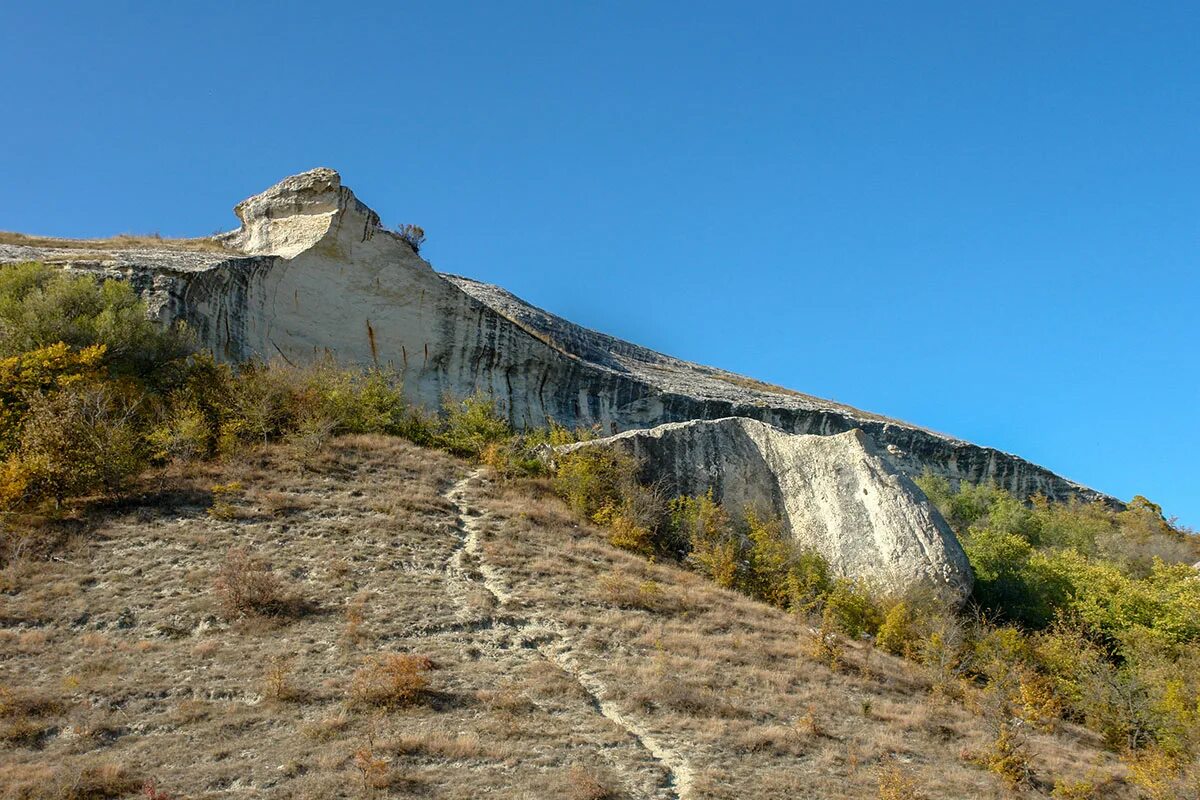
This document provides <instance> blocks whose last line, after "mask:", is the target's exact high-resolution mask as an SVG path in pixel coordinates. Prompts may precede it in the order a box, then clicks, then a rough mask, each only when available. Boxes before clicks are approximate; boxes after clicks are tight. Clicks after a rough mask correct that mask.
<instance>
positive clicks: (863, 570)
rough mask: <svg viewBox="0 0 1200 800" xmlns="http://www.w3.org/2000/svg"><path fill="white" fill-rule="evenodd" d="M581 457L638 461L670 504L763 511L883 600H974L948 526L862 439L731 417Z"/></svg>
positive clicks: (647, 434)
mask: <svg viewBox="0 0 1200 800" xmlns="http://www.w3.org/2000/svg"><path fill="white" fill-rule="evenodd" d="M581 448H611V449H616V450H620V451H622V452H625V453H628V454H629V455H632V456H633V457H635V458H636V459H638V461H639V462H640V463H641V465H642V470H643V479H644V480H646V481H647V482H651V481H652V482H654V483H655V484H656V485H657V486H659V487H661V488H662V490H663V491H665V492H666V493H667V494H668V495H676V494H686V495H692V496H696V495H702V494H704V493H705V492H707V491H709V490H711V491H712V492H713V497H714V499H715V500H717V502H719V503H721V504H722V505H723V506H724V507H725V508H726V509H727V510H729V511H730V512H732V513H734V514H737V513H739V512H740V511H742V510H743V509H746V508H753V509H756V510H759V511H760V512H762V511H766V512H767V513H770V514H772V515H774V516H776V517H778V518H779V519H780V520H781V521H782V522H783V525H784V527H785V529H786V531H787V532H788V533H789V534H790V536H791V537H792V538H793V539H794V540H795V541H796V542H797V543H799V544H800V545H802V546H804V547H806V548H811V549H813V550H815V551H816V552H818V553H820V554H821V555H822V556H824V557H825V558H826V559H827V560H828V561H829V563H830V565H831V566H832V567H833V568H834V569H835V570H836V571H837V572H839V573H840V574H842V575H846V576H850V577H856V578H863V579H866V580H867V581H869V582H870V583H872V584H873V585H874V587H875V588H876V589H877V590H880V591H883V592H887V593H892V594H904V593H907V592H910V591H912V590H915V589H924V590H927V591H930V592H932V593H934V594H936V595H938V596H940V597H942V598H943V599H945V600H948V601H949V602H951V603H955V604H961V603H963V602H964V601H965V600H966V598H967V596H968V595H969V594H970V591H971V585H972V574H971V567H970V564H969V563H968V561H967V557H966V554H965V553H963V550H962V547H961V546H960V545H959V542H958V540H957V538H955V536H954V533H953V532H952V531H951V530H950V527H949V526H948V525H947V524H946V521H945V520H944V519H942V516H941V514H940V513H938V511H937V509H936V508H934V507H933V504H932V503H930V502H929V500H928V498H926V497H925V494H924V493H923V492H922V491H921V490H920V488H918V487H917V486H916V485H915V484H914V483H913V482H912V481H911V480H910V479H909V478H908V477H906V476H905V475H904V474H903V473H901V472H900V471H898V470H897V469H896V468H895V467H894V466H892V465H891V463H889V461H888V459H887V458H886V457H884V456H883V455H881V454H880V453H878V452H876V449H875V448H874V447H873V446H872V444H871V443H870V440H869V439H867V437H866V436H865V435H864V434H863V432H862V431H860V430H857V429H855V430H851V431H847V432H846V433H841V434H837V435H835V436H812V435H803V434H789V433H787V432H785V431H781V430H779V429H778V428H774V427H772V426H770V425H767V424H765V423H762V422H758V421H756V420H751V419H746V418H744V417H729V418H726V419H718V420H697V421H692V422H680V423H671V424H666V425H660V426H658V427H655V428H650V429H648V430H634V431H627V432H625V433H621V434H618V435H616V436H611V437H607V438H604V439H596V440H592V441H589V442H583V443H580V444H575V445H568V446H566V447H563V448H559V452H560V453H568V452H571V451H575V450H579V449H581Z"/></svg>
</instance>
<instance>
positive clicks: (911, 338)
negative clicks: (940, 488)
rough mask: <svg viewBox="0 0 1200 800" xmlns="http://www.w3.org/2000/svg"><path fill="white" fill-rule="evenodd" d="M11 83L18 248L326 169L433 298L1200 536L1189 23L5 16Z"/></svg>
mask: <svg viewBox="0 0 1200 800" xmlns="http://www.w3.org/2000/svg"><path fill="white" fill-rule="evenodd" d="M747 6H749V7H747ZM0 74H3V75H4V76H5V80H4V86H5V90H4V94H5V103H4V106H5V111H6V113H5V123H4V125H3V126H2V127H0V186H2V187H3V191H0V229H10V230H20V231H26V232H33V233H45V234H59V235H68V236H85V235H99V234H111V233H116V232H122V231H130V232H150V231H159V232H161V233H163V234H164V235H199V234H207V233H211V232H212V231H214V230H216V229H228V228H230V227H232V226H233V224H234V219H233V216H232V214H231V213H230V207H231V206H232V205H233V204H234V203H235V202H236V201H237V200H239V199H241V198H242V197H244V196H246V195H248V194H251V193H253V192H256V191H259V190H261V189H262V188H265V187H266V186H267V185H269V184H271V183H273V182H274V181H276V180H277V179H279V178H281V177H283V176H284V175H287V174H291V173H294V172H298V171H301V170H304V169H308V168H311V167H314V166H319V165H325V166H331V167H334V168H336V169H338V170H340V171H341V173H342V175H343V179H344V180H345V181H346V183H347V184H349V185H350V186H352V187H353V188H354V189H355V191H356V192H357V193H358V195H359V197H361V198H363V199H364V200H365V201H366V202H367V203H368V204H370V205H371V206H372V207H374V208H375V209H376V210H377V211H379V212H380V214H381V215H382V216H383V218H384V220H385V221H386V222H388V223H397V222H416V223H419V224H421V225H423V226H424V227H425V228H426V230H427V231H428V233H429V243H428V245H427V247H426V253H427V255H428V257H429V258H430V260H431V261H432V262H433V263H434V265H435V266H436V267H437V268H438V269H441V270H443V271H451V272H457V273H462V274H466V275H470V276H473V277H477V278H480V279H483V280H487V281H491V282H495V283H500V284H502V285H504V286H506V287H508V288H510V289H511V290H513V291H515V292H516V293H518V294H519V295H521V296H523V297H525V298H526V299H528V300H530V301H532V302H534V303H536V304H538V305H541V306H544V307H546V308H548V309H550V310H552V311H555V312H558V313H560V314H562V315H564V316H566V317H568V318H570V319H573V320H575V321H577V322H580V323H583V324H586V325H589V326H591V327H595V328H599V329H602V330H605V331H607V332H610V333H613V334H616V335H619V336H623V337H625V338H628V339H632V340H634V341H637V342H640V343H643V344H646V345H649V346H651V347H654V348H657V349H659V350H664V351H666V352H669V353H672V354H675V355H678V356H682V357H685V358H689V359H693V360H696V361H701V362H705V363H710V364H716V365H719V366H722V367H726V368H729V369H733V370H736V371H739V372H743V373H746V374H748V375H753V376H755V377H758V378H761V379H764V380H768V381H772V382H776V383H781V384H784V385H787V386H791V387H795V388H797V389H800V390H803V391H806V392H811V393H813V394H817V395H822V396H825V397H830V398H835V399H837V400H840V401H844V402H847V403H851V404H854V405H857V406H859V407H862V408H865V409H870V410H872V411H876V412H881V413H886V414H890V415H893V416H896V417H899V418H901V419H905V420H909V421H911V422H915V423H918V424H921V425H925V426H928V427H931V428H934V429H937V430H941V431H944V432H947V433H951V434H954V435H956V436H959V437H962V438H966V439H970V440H972V441H975V442H979V443H982V444H987V445H992V446H995V447H999V448H1002V449H1004V450H1009V451H1012V452H1015V453H1018V454H1020V455H1022V456H1024V457H1026V458H1029V459H1031V460H1033V461H1035V462H1038V463H1041V464H1044V465H1046V466H1048V467H1051V468H1052V469H1054V470H1056V471H1058V472H1061V473H1062V474H1065V475H1067V476H1068V477H1071V478H1074V479H1076V480H1079V481H1082V482H1085V483H1087V484H1090V485H1092V486H1094V487H1096V488H1098V489H1101V490H1104V491H1107V492H1110V493H1113V494H1116V495H1118V496H1120V497H1122V498H1128V497H1130V496H1131V495H1133V494H1135V493H1141V494H1145V495H1147V496H1149V497H1150V498H1151V499H1154V500H1156V501H1158V502H1160V503H1161V504H1162V505H1163V506H1164V508H1165V510H1166V511H1167V513H1168V514H1174V515H1178V516H1179V517H1181V519H1182V521H1183V522H1184V523H1189V524H1191V525H1200V497H1198V496H1197V481H1196V478H1197V466H1196V464H1197V461H1196V454H1197V451H1198V450H1200V432H1198V429H1200V402H1198V401H1200V374H1198V373H1200V363H1198V353H1197V345H1198V344H1200V336H1198V334H1197V325H1196V315H1197V305H1198V301H1200V277H1198V269H1197V268H1198V266H1200V265H1198V261H1200V227H1198V225H1200V135H1198V134H1200V12H1198V11H1197V8H1196V6H1195V4H1194V3H1183V2H1181V3H1154V2H1151V3H1138V4H1134V3H1105V2H1086V3H1083V2H1079V3H1041V2H1039V3H1033V2H1028V3H991V4H984V3H962V2H944V3H903V4H896V3H883V2H879V3H778V4H776V3H755V4H740V3H737V4H735V3H725V4H709V3H697V2H687V3H653V2H650V3H647V2H644V1H643V2H636V3H586V4H585V3H557V2H545V3H521V2H505V3H482V2H480V3H452V2H436V3H434V2H429V3H399V2H380V3H365V2H360V3H342V4H337V3H330V2H328V0H326V2H321V3H286V4H285V3H270V4H268V3H240V2H239V3H218V2H206V3H198V2H197V3H190V2H179V3H169V4H168V3H149V2H146V3H128V2H104V3H100V2H95V3H56V2H39V3H19V4H18V3H10V4H8V5H7V6H6V8H5V10H4V11H3V12H0Z"/></svg>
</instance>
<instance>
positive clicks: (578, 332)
mask: <svg viewBox="0 0 1200 800" xmlns="http://www.w3.org/2000/svg"><path fill="white" fill-rule="evenodd" d="M235 211H236V213H237V214H238V217H239V219H240V220H241V226H240V227H239V228H238V230H236V231H234V232H233V233H231V234H226V235H224V236H222V237H217V238H215V239H209V240H182V241H180V242H170V241H165V240H155V239H147V238H142V239H136V238H130V237H126V238H124V239H121V238H118V239H114V240H109V241H90V242H73V241H68V240H59V241H55V240H47V239H33V238H30V237H21V236H19V235H13V234H8V235H5V236H4V237H2V238H0V263H13V262H19V261H29V260H37V261H44V262H47V263H52V264H59V265H64V266H67V267H70V268H72V269H77V270H87V271H92V272H100V273H103V274H105V275H111V276H114V277H120V278H123V279H125V280H129V281H130V282H132V283H133V284H134V285H135V286H136V287H137V288H138V289H139V291H141V292H142V293H143V295H144V296H145V297H146V299H147V302H148V305H149V306H150V309H151V311H152V313H154V314H155V315H156V316H157V317H158V318H159V319H161V320H163V321H164V322H169V321H175V320H181V321H184V322H186V323H187V324H188V325H189V326H190V327H191V328H192V329H193V330H194V331H195V332H196V333H197V335H198V336H199V338H200V342H201V344H202V345H203V346H205V347H207V348H209V349H211V350H212V351H213V352H214V353H216V354H217V355H218V356H220V357H222V358H225V359H227V360H231V361H241V360H245V359H248V358H259V359H276V358H282V359H285V360H287V361H289V362H291V363H301V362H305V361H310V360H312V359H313V358H319V357H322V356H324V355H325V354H333V355H335V356H336V357H337V358H338V359H339V360H341V361H342V362H344V363H353V364H359V365H380V366H386V367H389V368H391V369H394V370H395V371H396V372H397V373H398V375H399V376H400V377H401V378H402V380H403V382H404V386H405V389H406V391H407V392H408V393H409V396H410V398H411V399H413V400H414V401H417V402H420V403H422V404H424V405H426V406H428V407H430V408H434V407H437V405H438V403H439V402H440V401H441V399H442V396H443V395H444V394H445V393H446V392H451V393H454V394H457V395H460V396H461V395H466V394H470V393H471V392H473V391H476V390H482V391H485V392H488V393H489V394H491V395H493V396H494V397H495V398H496V399H497V401H498V403H499V404H500V406H501V407H502V408H503V409H504V411H505V413H507V414H508V416H509V417H510V418H511V419H512V420H513V421H514V422H515V423H516V424H517V425H521V426H525V425H543V424H545V421H546V420H547V419H553V420H557V421H559V422H561V423H563V424H566V425H571V426H574V425H585V426H590V425H593V424H596V425H600V426H601V427H602V428H603V429H604V430H605V431H606V432H613V433H615V432H617V431H620V430H627V429H630V428H644V427H652V426H654V425H658V424H661V423H664V422H681V421H685V420H690V419H716V418H721V417H729V416H743V417H750V418H754V419H758V420H761V421H764V422H767V423H770V424H772V425H774V426H776V427H779V428H782V429H783V430H785V431H788V432H791V433H814V434H822V435H828V434H836V433H844V432H846V431H848V430H852V429H854V428H859V429H861V430H863V431H864V432H865V433H866V434H867V435H868V436H870V437H871V439H872V440H873V441H874V442H875V443H876V444H877V445H879V446H880V447H884V448H887V450H888V452H889V453H890V456H889V457H890V458H892V460H893V461H894V462H895V463H896V464H897V466H898V467H899V468H901V469H902V470H904V471H905V472H907V473H908V474H909V475H910V476H913V477H915V476H918V475H920V474H922V473H923V472H926V471H930V472H933V473H935V474H937V475H941V476H944V477H946V478H948V479H950V480H951V481H953V482H955V483H957V482H958V481H960V480H965V481H968V482H972V483H979V482H983V481H988V480H991V481H995V482H996V483H997V484H998V485H1000V486H1001V487H1003V488H1005V489H1008V490H1010V491H1012V492H1014V493H1015V494H1017V495H1020V496H1030V495H1033V494H1035V493H1040V494H1043V495H1045V496H1047V497H1049V498H1051V499H1056V500H1063V499H1068V498H1071V497H1078V498H1081V499H1084V500H1093V499H1103V500H1105V501H1108V502H1115V501H1112V498H1107V497H1105V496H1103V495H1101V494H1100V493H1098V492H1095V491H1094V490H1091V489H1088V488H1087V487H1084V486H1081V485H1079V484H1077V483H1074V482H1072V481H1070V480H1067V479H1065V478H1063V477H1061V476H1058V475H1055V474H1054V473H1053V472H1051V471H1049V470H1047V469H1045V468H1043V467H1040V466H1037V465H1035V464H1031V463H1029V462H1028V461H1025V460H1023V459H1021V458H1019V457H1017V456H1015V455H1011V454H1008V453H1003V452H1001V451H998V450H995V449H993V448H989V447H981V446H979V445H975V444H971V443H968V442H964V441H960V440H958V439H954V438H952V437H949V436H944V435H941V434H937V433H934V432H931V431H928V430H925V429H922V428H919V427H917V426H914V425H910V424H908V423H904V422H900V421H897V420H893V419H889V418H887V417H884V416H880V415H878V414H872V413H868V412H865V411H861V410H859V409H855V408H852V407H850V406H846V405H843V404H840V403H836V402H833V401H830V400H823V399H820V398H816V397H812V396H810V395H805V394H801V393H800V392H795V391H792V390H789V389H783V388H780V387H774V386H769V385H766V384H763V383H761V382H759V381H755V380H753V379H750V378H746V377H743V376H739V375H735V374H733V373H729V372H726V371H723V370H719V369H714V368H711V367H705V366H701V365H698V364H692V363H689V362H685V361H681V360H679V359H675V358H671V357H669V356H665V355H662V354H660V353H655V352H654V351H651V350H648V349H647V348H643V347H639V346H637V345H633V344H630V343H628V342H623V341H621V340H618V339H615V338H613V337H610V336H605V335H603V334H599V333H596V332H594V331H589V330H587V329H584V328H582V327H580V326H577V325H574V324H572V323H570V322H568V321H566V320H563V319H561V318H559V317H556V316H554V315H552V314H549V313H547V312H545V311H542V310H541V309H537V308H535V307H533V306H531V305H529V304H527V303H524V302H523V301H521V300H520V299H518V298H516V297H514V296H513V295H511V294H509V293H508V292H505V291H504V290H502V289H499V288H497V287H493V286H488V285H486V284H481V283H478V282H476V281H472V280H469V279H466V278H459V277H455V276H447V275H441V274H438V273H437V272H435V271H434V270H433V268H432V267H431V265H430V264H429V263H428V262H426V261H424V260H423V259H421V258H420V257H419V255H417V253H416V251H415V250H414V249H413V247H412V246H411V245H410V244H409V243H407V242H406V241H405V240H404V239H403V238H402V237H401V236H399V235H397V234H396V233H394V232H391V231H388V230H386V229H384V228H383V227H382V226H381V225H380V219H379V216H378V215H377V214H376V213H375V212H374V211H372V210H371V209H370V208H369V207H367V206H366V205H365V204H363V203H362V202H361V201H360V200H359V199H358V198H356V197H355V196H354V193H353V192H351V191H350V189H349V188H347V187H345V186H343V185H342V183H341V178H340V176H339V175H338V174H337V173H336V172H334V171H333V170H330V169H316V170H312V171H310V172H306V173H303V174H301V175H296V176H292V177H290V178H287V179H285V180H283V181H281V182H280V183H279V184H277V185H276V186H273V187H271V188H270V189H267V190H266V191H265V192H263V193H261V194H259V195H255V196H254V197H251V198H248V199H247V200H244V201H243V202H241V203H239V204H238V206H237V207H236V209H235Z"/></svg>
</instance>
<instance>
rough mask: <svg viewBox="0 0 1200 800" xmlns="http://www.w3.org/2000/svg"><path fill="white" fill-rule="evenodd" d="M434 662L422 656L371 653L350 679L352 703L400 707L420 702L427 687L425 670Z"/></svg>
mask: <svg viewBox="0 0 1200 800" xmlns="http://www.w3.org/2000/svg"><path fill="white" fill-rule="evenodd" d="M431 669H433V662H432V661H430V660H429V659H428V658H426V657H425V656H414V655H409V654H407V653H384V654H383V655H378V656H372V657H370V658H368V659H367V661H366V663H365V664H364V665H363V666H362V667H361V668H360V669H358V670H357V671H355V673H354V675H353V677H351V679H350V688H349V690H348V691H347V697H348V699H349V701H350V703H351V705H355V706H368V707H376V708H401V707H403V706H411V705H414V704H416V703H417V702H419V701H420V700H421V698H422V696H423V695H424V694H425V690H426V689H428V688H429V679H428V678H427V677H425V673H427V672H428V671H429V670H431Z"/></svg>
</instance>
